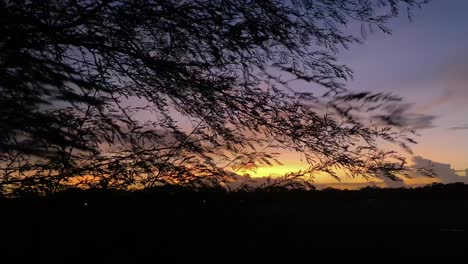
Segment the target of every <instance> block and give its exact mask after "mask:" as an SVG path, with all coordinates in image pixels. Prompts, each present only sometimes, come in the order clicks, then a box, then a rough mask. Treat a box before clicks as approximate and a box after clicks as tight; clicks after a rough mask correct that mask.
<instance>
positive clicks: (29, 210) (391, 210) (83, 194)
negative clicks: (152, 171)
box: [0, 183, 468, 263]
mask: <svg viewBox="0 0 468 264" xmlns="http://www.w3.org/2000/svg"><path fill="white" fill-rule="evenodd" d="M0 210H1V212H2V222H3V223H2V226H1V233H2V242H3V243H4V245H5V246H3V247H2V249H1V250H2V252H3V253H5V256H6V255H8V254H10V253H12V252H28V254H24V253H23V254H20V255H15V256H16V258H17V259H19V258H22V257H29V256H34V257H35V258H36V260H39V259H40V258H42V257H43V258H44V259H46V260H48V261H52V260H61V259H64V258H63V257H64V256H66V257H67V258H65V259H68V258H70V257H73V258H84V259H93V260H96V259H98V257H102V258H104V259H106V261H111V260H114V259H116V260H129V261H132V262H133V261H139V260H141V258H149V259H152V260H154V261H165V260H164V259H166V258H167V260H166V261H178V260H179V261H180V260H183V259H184V260H187V261H196V260H200V261H208V260H213V261H217V262H219V263H239V262H245V261H247V260H249V261H251V260H254V259H256V258H258V259H259V260H263V261H266V260H269V259H274V260H278V258H281V257H284V258H287V259H288V261H289V262H299V261H298V260H299V259H301V260H302V261H303V260H304V259H303V257H304V255H309V258H313V259H321V258H325V259H336V258H341V257H343V258H349V259H353V258H356V257H358V258H359V259H365V258H367V257H368V256H378V257H382V258H388V257H392V256H399V255H414V256H433V255H445V256H459V255H466V254H468V252H467V251H466V243H464V241H466V239H467V238H468V234H467V232H468V213H467V212H468V186H467V185H464V184H458V183H456V184H449V185H442V184H433V185H431V186H426V187H420V188H414V189H380V188H364V189H361V190H359V191H354V190H352V191H351V190H350V191H341V190H333V189H326V190H322V191H299V190H296V191H290V190H284V191H280V190H276V191H272V192H267V191H257V192H225V191H223V190H220V189H205V190H198V191H193V190H191V189H186V188H180V187H170V188H169V187H160V188H154V189H147V190H142V191H135V192H128V191H118V190H116V191H103V190H87V191H84V190H78V189H77V190H68V191H65V192H60V193H57V194H55V195H53V196H49V197H42V198H39V197H29V198H22V199H3V200H1V202H0ZM7 253H8V254H7Z"/></svg>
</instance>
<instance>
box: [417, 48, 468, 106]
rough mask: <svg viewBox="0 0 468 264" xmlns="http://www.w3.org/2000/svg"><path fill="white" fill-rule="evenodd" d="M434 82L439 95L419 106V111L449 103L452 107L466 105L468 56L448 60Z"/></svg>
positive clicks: (467, 98)
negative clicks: (439, 91)
mask: <svg viewBox="0 0 468 264" xmlns="http://www.w3.org/2000/svg"><path fill="white" fill-rule="evenodd" d="M435 77H436V81H435V84H436V85H437V86H438V88H439V89H440V90H441V92H442V93H441V95H440V96H438V97H436V98H434V99H433V100H432V101H430V102H429V103H427V104H425V105H422V106H421V107H419V109H418V110H419V111H420V112H426V111H430V110H432V109H434V108H437V107H441V106H445V105H450V107H452V108H460V107H466V106H467V104H466V102H467V101H468V58H466V57H465V58H456V59H454V60H452V61H450V62H449V63H448V64H447V65H445V66H444V68H443V69H441V70H440V71H439V72H438V73H437V74H436V76H435Z"/></svg>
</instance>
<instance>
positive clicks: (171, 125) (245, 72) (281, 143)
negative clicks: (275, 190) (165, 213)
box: [0, 0, 427, 194]
mask: <svg viewBox="0 0 468 264" xmlns="http://www.w3.org/2000/svg"><path fill="white" fill-rule="evenodd" d="M425 2H427V1H423V0H379V1H377V0H376V1H360V0H343V1H328V0H317V1H310V0H291V1H237V0H236V1H234V0H219V1H202V0H192V1H168V0H136V1H127V0H69V1H65V0H43V1H1V3H0V21H1V23H0V24H1V25H0V33H1V35H2V39H1V41H0V63H1V67H0V95H1V96H0V159H1V161H0V163H1V172H0V173H1V175H0V187H1V188H2V191H3V192H5V193H12V192H14V193H18V194H20V193H26V192H33V193H34V192H39V193H53V192H56V191H58V190H62V189H64V188H68V187H70V186H75V187H83V188H88V187H99V188H124V189H128V188H143V187H146V188H147V187H153V186H158V185H161V184H180V185H189V186H192V187H203V186H225V185H226V184H229V182H230V181H232V179H233V178H235V177H236V174H235V173H233V172H232V171H236V170H240V169H242V168H251V169H254V168H255V167H256V166H259V165H272V164H276V163H280V161H278V160H277V158H278V157H277V154H276V153H275V152H277V150H278V149H286V150H290V151H295V152H301V153H303V154H302V155H303V156H304V159H305V160H306V161H307V162H308V163H309V164H310V168H309V169H308V170H306V171H300V172H297V173H290V174H287V175H284V177H283V178H281V179H280V180H279V181H275V180H272V181H271V182H272V183H273V184H274V185H281V186H289V187H293V188H311V185H310V183H311V181H310V177H313V175H314V173H316V172H318V171H323V172H326V173H329V174H330V175H332V176H333V177H336V178H339V177H338V175H337V174H336V169H344V170H345V171H346V174H347V176H350V177H354V176H356V175H363V176H364V177H376V176H380V175H384V176H386V177H390V178H392V179H398V172H400V171H401V170H402V169H404V167H403V165H404V159H403V158H402V157H401V156H399V155H398V153H395V152H393V151H385V150H383V149H381V148H380V146H379V144H378V142H379V140H384V141H389V142H392V143H396V144H399V145H401V146H403V147H404V148H408V147H407V145H406V144H407V143H414V141H413V140H412V139H411V135H412V134H413V133H414V131H413V130H412V129H411V127H409V126H408V124H407V122H406V121H405V120H404V118H402V117H404V113H401V111H400V112H398V114H399V116H398V118H392V115H393V114H394V113H395V107H396V106H397V105H398V104H399V101H400V98H398V97H395V96H392V95H388V94H381V93H377V94H375V93H370V92H361V93H352V92H350V91H348V90H346V89H345V87H344V82H346V81H347V80H349V79H350V78H351V77H352V72H351V69H349V68H348V67H346V66H345V65H341V64H339V63H338V62H337V60H336V57H335V55H336V53H337V52H339V51H340V50H341V49H343V48H347V47H348V46H349V45H350V44H352V43H358V42H359V41H360V38H361V37H365V35H366V34H367V33H366V32H367V31H369V30H370V31H372V30H374V28H378V29H380V30H382V31H383V32H386V33H390V30H389V29H388V28H387V27H386V23H387V21H388V20H389V19H391V18H392V17H395V16H397V15H398V14H399V12H400V10H402V9H405V8H407V9H408V14H409V15H410V14H411V9H412V8H415V7H420V6H421V5H422V4H423V3H425ZM355 22H358V23H360V24H361V33H360V34H361V37H360V36H356V35H353V34H351V33H347V32H346V31H345V26H347V25H350V24H353V23H355ZM294 83H300V84H301V85H300V86H301V87H302V88H303V89H302V88H298V87H299V86H297V85H295V84H294ZM184 122H185V123H184ZM186 124H191V125H186Z"/></svg>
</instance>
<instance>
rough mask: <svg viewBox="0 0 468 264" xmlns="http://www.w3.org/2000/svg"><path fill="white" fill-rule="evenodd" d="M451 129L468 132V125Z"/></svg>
mask: <svg viewBox="0 0 468 264" xmlns="http://www.w3.org/2000/svg"><path fill="white" fill-rule="evenodd" d="M450 129H451V130H468V124H464V125H461V126H455V127H451V128H450Z"/></svg>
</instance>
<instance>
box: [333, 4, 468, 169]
mask: <svg viewBox="0 0 468 264" xmlns="http://www.w3.org/2000/svg"><path fill="white" fill-rule="evenodd" d="M467 11H468V1H466V0H443V1H442V0H433V1H432V2H431V3H430V4H429V5H427V6H425V7H424V8H422V9H421V10H416V11H415V12H414V16H413V21H412V22H409V21H408V19H407V17H406V15H402V16H401V17H400V18H398V19H396V20H394V21H392V23H391V24H390V26H391V28H392V30H393V33H392V35H386V34H383V33H381V32H375V33H374V34H369V35H368V36H367V39H366V41H365V43H364V44H362V45H354V46H352V47H351V48H350V50H349V51H344V52H342V53H341V54H339V55H338V57H339V58H340V59H341V61H342V62H344V63H345V64H347V65H348V66H350V67H351V68H352V69H353V70H354V75H355V76H354V77H355V79H354V81H352V82H350V83H349V87H350V88H351V89H354V90H356V89H362V90H370V91H387V92H394V93H396V94H398V95H401V96H403V97H404V98H405V99H406V101H409V102H412V103H414V108H413V109H414V111H415V112H418V113H422V114H427V115H435V116H437V118H436V119H435V120H434V121H433V125H434V126H435V127H434V128H427V129H424V130H422V131H420V134H421V137H419V138H417V139H418V141H419V142H420V143H419V144H418V145H416V146H415V147H414V148H413V149H414V151H415V155H420V156H423V157H425V158H427V159H430V160H433V161H437V162H442V163H449V164H451V165H452V167H453V168H456V169H465V168H468V15H467ZM454 128H458V129H454Z"/></svg>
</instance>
